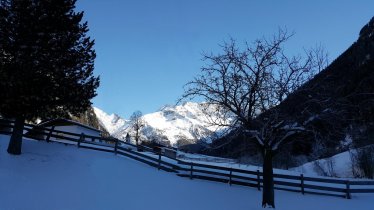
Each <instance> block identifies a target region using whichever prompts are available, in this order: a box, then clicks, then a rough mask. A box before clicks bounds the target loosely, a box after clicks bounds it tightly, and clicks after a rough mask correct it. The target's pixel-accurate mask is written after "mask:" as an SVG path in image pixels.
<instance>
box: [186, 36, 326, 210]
mask: <svg viewBox="0 0 374 210" xmlns="http://www.w3.org/2000/svg"><path fill="white" fill-rule="evenodd" d="M292 35H293V34H289V33H288V32H287V31H286V30H282V29H280V30H279V31H278V33H276V34H275V35H273V36H272V37H271V38H270V39H267V38H262V39H258V40H256V41H254V42H253V43H251V44H249V43H245V45H244V47H243V48H239V47H238V44H237V43H236V42H235V41H234V40H231V41H230V42H227V43H224V44H223V45H222V49H223V53H221V54H218V55H214V54H205V55H204V60H205V61H207V62H208V65H206V66H204V67H202V69H201V74H200V75H198V76H197V77H195V78H194V79H193V80H192V81H191V82H189V83H187V84H186V86H185V93H184V94H183V96H182V99H184V100H188V99H191V98H196V97H198V98H203V99H205V100H206V102H207V104H208V105H211V106H214V108H215V109H217V112H218V111H219V112H220V113H223V114H221V115H222V116H225V117H226V118H231V119H232V120H230V121H227V120H226V121H224V122H225V123H222V122H223V121H212V122H213V123H216V124H217V125H222V126H227V125H229V126H230V127H231V128H233V129H232V130H240V131H242V132H243V131H244V132H245V133H247V134H248V135H249V136H250V137H251V139H252V140H253V141H254V142H255V143H256V144H257V145H258V148H259V149H260V151H261V152H262V155H263V180H264V182H263V183H264V185H263V201H262V205H263V207H266V206H270V207H275V205H274V181H273V167H272V159H273V155H274V153H275V152H276V151H278V149H279V147H280V146H282V145H283V144H284V143H285V142H288V141H289V140H290V139H292V136H294V135H295V134H297V133H300V132H304V131H305V129H304V127H302V126H301V125H300V124H299V123H297V122H295V121H293V119H287V118H286V117H285V115H283V114H282V113H281V112H280V110H278V109H277V108H276V106H277V105H279V104H280V103H281V102H282V101H283V100H284V99H285V98H286V97H287V96H288V95H290V94H291V93H293V92H294V91H296V90H297V89H298V88H300V87H301V86H302V85H303V84H304V83H305V82H306V81H308V80H309V79H310V78H312V77H313V76H314V75H315V72H317V71H320V70H321V69H322V68H324V67H323V66H321V65H322V64H321V63H320V61H323V62H325V61H327V60H326V59H324V58H323V56H324V55H325V53H324V51H323V49H322V48H316V49H314V50H310V51H305V52H306V53H305V54H306V55H305V56H304V57H302V56H300V55H298V56H287V55H286V53H285V51H284V47H283V44H284V43H285V42H286V41H287V40H288V39H289V38H290V37H291V36H292ZM227 122H229V124H227ZM238 128H239V129H238Z"/></svg>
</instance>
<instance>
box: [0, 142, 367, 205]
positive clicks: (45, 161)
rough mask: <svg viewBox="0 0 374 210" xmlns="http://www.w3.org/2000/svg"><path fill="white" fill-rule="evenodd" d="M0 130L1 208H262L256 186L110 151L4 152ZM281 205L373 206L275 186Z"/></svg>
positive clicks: (45, 147)
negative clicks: (196, 175) (186, 173)
mask: <svg viewBox="0 0 374 210" xmlns="http://www.w3.org/2000/svg"><path fill="white" fill-rule="evenodd" d="M8 141H9V136H4V135H0V209H1V210H13V209H14V210H24V209H29V210H33V209H35V210H44V209H45V210H50V209H54V210H59V209H61V210H62V209H69V210H75V209H79V210H84V209H89V210H96V209H97V210H99V209H100V210H101V209H112V210H116V209H129V210H149V209H155V210H184V209H186V210H187V209H189V210H210V209H212V210H213V209H214V210H231V209H235V210H241V209H243V210H244V209H246V210H248V209H254V210H256V209H262V208H261V192H259V191H257V189H255V188H249V187H242V186H234V185H233V186H229V185H228V184H222V183H215V182H209V181H202V180H189V179H185V178H181V177H178V176H176V175H175V174H172V173H167V172H164V171H158V170H157V169H155V168H152V167H149V166H147V165H145V164H142V163H140V162H136V161H134V160H131V159H128V158H125V157H122V156H116V155H114V154H111V153H104V152H100V151H92V150H85V149H78V148H77V147H74V146H65V145H63V144H58V143H46V142H37V141H30V140H24V142H23V154H22V155H20V156H13V155H9V154H8V153H7V152H6V148H7V144H8ZM275 193H276V197H275V199H276V206H277V208H276V209H280V210H300V209H305V210H315V209H321V210H330V209H331V210H335V209H337V210H338V209H339V210H352V209H357V210H372V209H373V199H374V195H373V194H367V195H364V194H362V195H358V196H354V197H353V198H352V199H351V200H347V199H343V198H336V197H328V196H317V195H301V194H299V193H292V192H284V191H276V192H275Z"/></svg>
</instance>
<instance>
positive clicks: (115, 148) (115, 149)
mask: <svg viewBox="0 0 374 210" xmlns="http://www.w3.org/2000/svg"><path fill="white" fill-rule="evenodd" d="M117 148H118V139H116V142H115V144H114V154H116V155H117Z"/></svg>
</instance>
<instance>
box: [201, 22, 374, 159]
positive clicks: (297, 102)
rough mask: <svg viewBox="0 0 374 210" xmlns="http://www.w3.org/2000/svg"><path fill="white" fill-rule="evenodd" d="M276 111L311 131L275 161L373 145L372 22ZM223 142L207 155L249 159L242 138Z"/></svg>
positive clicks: (249, 150) (250, 152)
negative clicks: (311, 131)
mask: <svg viewBox="0 0 374 210" xmlns="http://www.w3.org/2000/svg"><path fill="white" fill-rule="evenodd" d="M342 36H344V35H342ZM277 108H278V109H279V110H280V111H281V112H282V113H283V114H285V115H286V116H287V117H288V118H291V119H293V120H295V121H297V122H299V123H300V124H303V125H304V126H305V127H308V128H309V129H312V130H314V131H315V132H313V133H312V134H309V135H306V136H302V137H300V138H299V139H297V140H296V141H294V143H293V144H291V145H288V147H286V148H285V149H284V150H283V151H281V154H280V155H279V157H278V159H280V160H281V159H284V157H285V156H289V155H293V156H296V155H305V156H306V157H307V159H309V160H310V159H315V158H320V157H324V156H330V155H333V154H335V153H337V152H340V151H343V150H346V149H347V148H348V146H362V145H367V144H373V142H374V17H373V18H372V19H371V21H370V22H369V23H368V24H367V25H365V26H364V27H363V28H362V29H361V31H360V33H359V38H358V40H357V41H356V42H355V43H353V44H352V45H351V46H350V47H349V48H348V49H347V50H346V51H345V52H344V53H343V54H341V55H340V56H339V57H338V58H337V59H336V60H334V61H333V62H332V63H331V64H330V65H329V66H328V67H327V68H326V69H324V70H323V71H321V72H320V73H319V74H317V75H316V76H315V77H314V78H313V79H312V80H310V81H308V82H307V83H306V84H304V85H303V87H301V88H300V89H299V90H297V91H296V92H295V93H293V94H292V95H290V96H289V97H288V98H287V99H286V100H285V101H283V102H282V103H281V104H280V105H279V106H278V107H277ZM227 139H229V138H224V139H220V140H218V141H216V142H214V143H213V144H212V148H214V149H212V150H210V151H209V152H208V153H210V154H213V155H221V156H230V157H237V158H240V157H243V156H244V157H245V156H248V155H253V154H254V151H253V145H252V144H251V143H250V142H248V140H246V137H245V136H243V135H240V136H239V137H238V138H235V139H233V140H232V139H230V140H229V142H227V141H228V140H227ZM347 141H348V142H347ZM222 145H223V146H222ZM282 154H283V155H282ZM305 156H304V157H305ZM293 164H296V163H293ZM293 164H291V165H293Z"/></svg>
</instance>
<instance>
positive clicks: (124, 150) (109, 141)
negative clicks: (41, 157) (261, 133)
mask: <svg viewBox="0 0 374 210" xmlns="http://www.w3.org/2000/svg"><path fill="white" fill-rule="evenodd" d="M13 125H14V122H13V121H9V120H0V133H1V134H7V135H10V134H11V129H12V128H13ZM24 136H25V137H26V138H32V139H36V140H41V139H43V140H46V141H47V142H58V143H63V144H72V145H76V146H77V147H79V148H85V149H92V150H98V151H103V152H110V153H114V154H117V155H122V156H125V157H128V158H131V159H134V160H137V161H140V162H142V163H145V164H148V165H150V166H152V167H155V168H157V169H158V170H164V171H167V172H173V173H176V174H177V175H178V176H181V177H187V178H190V179H203V180H209V181H215V182H223V183H227V184H229V185H233V184H235V185H242V186H249V187H255V188H257V189H258V190H261V188H262V184H263V179H262V176H263V174H262V172H261V171H259V170H256V171H250V170H243V169H237V168H229V167H222V166H214V165H208V164H201V163H194V162H187V161H183V160H180V159H177V158H171V157H166V156H164V155H163V154H161V153H160V152H154V150H153V149H152V148H149V147H145V146H139V147H136V146H135V145H133V144H129V143H126V142H123V141H120V140H118V139H116V138H104V137H97V136H90V135H85V134H76V133H70V132H66V131H60V130H55V129H54V127H52V128H40V127H38V126H35V125H31V124H26V125H25V128H24ZM36 136H39V137H40V136H43V138H36ZM52 138H54V139H52ZM138 150H140V151H144V152H139V151H138ZM158 151H159V150H158ZM274 184H275V189H278V190H286V191H292V192H300V193H302V194H306V193H309V194H318V195H329V196H339V197H344V198H347V199H350V198H351V194H355V193H374V181H363V180H348V179H347V180H345V179H332V178H317V177H307V176H304V175H303V174H300V175H299V176H296V175H288V174H276V173H275V174H274Z"/></svg>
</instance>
